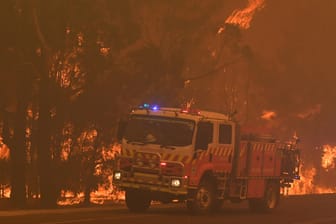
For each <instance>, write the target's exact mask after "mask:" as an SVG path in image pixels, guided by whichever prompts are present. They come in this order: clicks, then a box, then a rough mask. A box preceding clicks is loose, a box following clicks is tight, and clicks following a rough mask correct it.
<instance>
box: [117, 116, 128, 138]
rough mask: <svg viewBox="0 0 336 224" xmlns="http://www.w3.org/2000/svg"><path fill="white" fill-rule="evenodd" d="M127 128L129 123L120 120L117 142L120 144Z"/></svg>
mask: <svg viewBox="0 0 336 224" xmlns="http://www.w3.org/2000/svg"><path fill="white" fill-rule="evenodd" d="M126 126H127V121H126V120H120V121H119V123H118V129H117V140H118V141H119V142H120V141H121V139H122V138H123V136H124V132H125V129H126Z"/></svg>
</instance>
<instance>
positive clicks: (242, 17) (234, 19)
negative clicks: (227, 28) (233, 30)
mask: <svg viewBox="0 0 336 224" xmlns="http://www.w3.org/2000/svg"><path fill="white" fill-rule="evenodd" d="M264 5H265V0H249V1H248V5H247V6H246V8H244V9H241V10H235V11H233V12H232V14H231V15H230V16H229V17H228V18H227V19H226V20H225V23H226V24H232V25H236V26H239V27H240V28H241V29H248V28H250V24H251V21H252V19H253V16H254V14H255V13H256V12H257V11H258V10H261V9H262V8H263V7H264ZM223 31H224V28H223V27H221V28H220V29H219V30H218V33H222V32H223Z"/></svg>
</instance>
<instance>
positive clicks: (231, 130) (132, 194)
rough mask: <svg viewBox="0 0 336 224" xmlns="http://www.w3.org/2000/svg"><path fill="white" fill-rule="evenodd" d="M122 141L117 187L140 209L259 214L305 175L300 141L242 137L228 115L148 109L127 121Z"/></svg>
mask: <svg viewBox="0 0 336 224" xmlns="http://www.w3.org/2000/svg"><path fill="white" fill-rule="evenodd" d="M118 139H119V141H120V144H121V152H120V154H119V156H118V157H117V159H116V163H115V164H116V167H115V168H114V172H113V185H114V186H115V187H116V188H117V189H120V190H123V191H125V201H126V205H127V207H128V209H129V210H130V211H133V212H142V211H146V210H147V209H148V208H149V207H150V205H151V202H152V201H159V202H162V203H169V202H176V201H180V202H184V203H185V204H186V207H187V208H188V209H190V210H191V211H194V212H198V213H205V212H209V211H213V210H216V209H218V208H220V207H221V206H222V202H224V201H230V202H242V201H244V200H247V201H248V204H249V208H250V209H251V210H253V211H261V212H266V211H272V210H274V209H275V208H276V207H277V205H278V203H279V200H280V198H281V194H282V192H284V191H283V190H284V189H286V188H289V187H291V186H292V183H293V182H294V181H295V180H298V179H299V178H300V177H299V165H300V151H299V149H298V147H297V142H296V141H290V142H284V143H281V142H279V141H277V140H276V139H274V138H272V137H270V136H265V135H264V136H258V135H252V134H248V135H246V134H241V133H240V125H239V124H238V122H237V121H235V120H234V119H233V118H232V117H230V116H228V115H225V114H222V113H217V112H210V111H201V110H194V109H192V108H187V109H180V108H160V107H158V106H151V105H148V104H144V105H143V106H141V107H139V108H136V109H133V110H132V111H131V113H130V114H129V116H128V119H127V120H126V121H124V122H121V123H120V125H119V129H118Z"/></svg>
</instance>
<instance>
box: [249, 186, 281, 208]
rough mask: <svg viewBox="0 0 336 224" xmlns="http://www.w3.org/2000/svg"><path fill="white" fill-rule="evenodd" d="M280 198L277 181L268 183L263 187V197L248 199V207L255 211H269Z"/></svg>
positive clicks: (275, 205) (276, 204)
mask: <svg viewBox="0 0 336 224" xmlns="http://www.w3.org/2000/svg"><path fill="white" fill-rule="evenodd" d="M279 200H280V186H279V184H278V183H269V184H268V185H267V187H266V189H265V194H264V197H263V198H261V199H256V198H253V199H250V200H249V207H250V209H251V210H252V211H255V212H270V211H272V210H274V209H275V208H276V207H277V206H278V204H279Z"/></svg>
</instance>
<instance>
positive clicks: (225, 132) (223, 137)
mask: <svg viewBox="0 0 336 224" xmlns="http://www.w3.org/2000/svg"><path fill="white" fill-rule="evenodd" d="M231 143H232V126H231V125H229V124H220V125H219V144H231Z"/></svg>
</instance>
